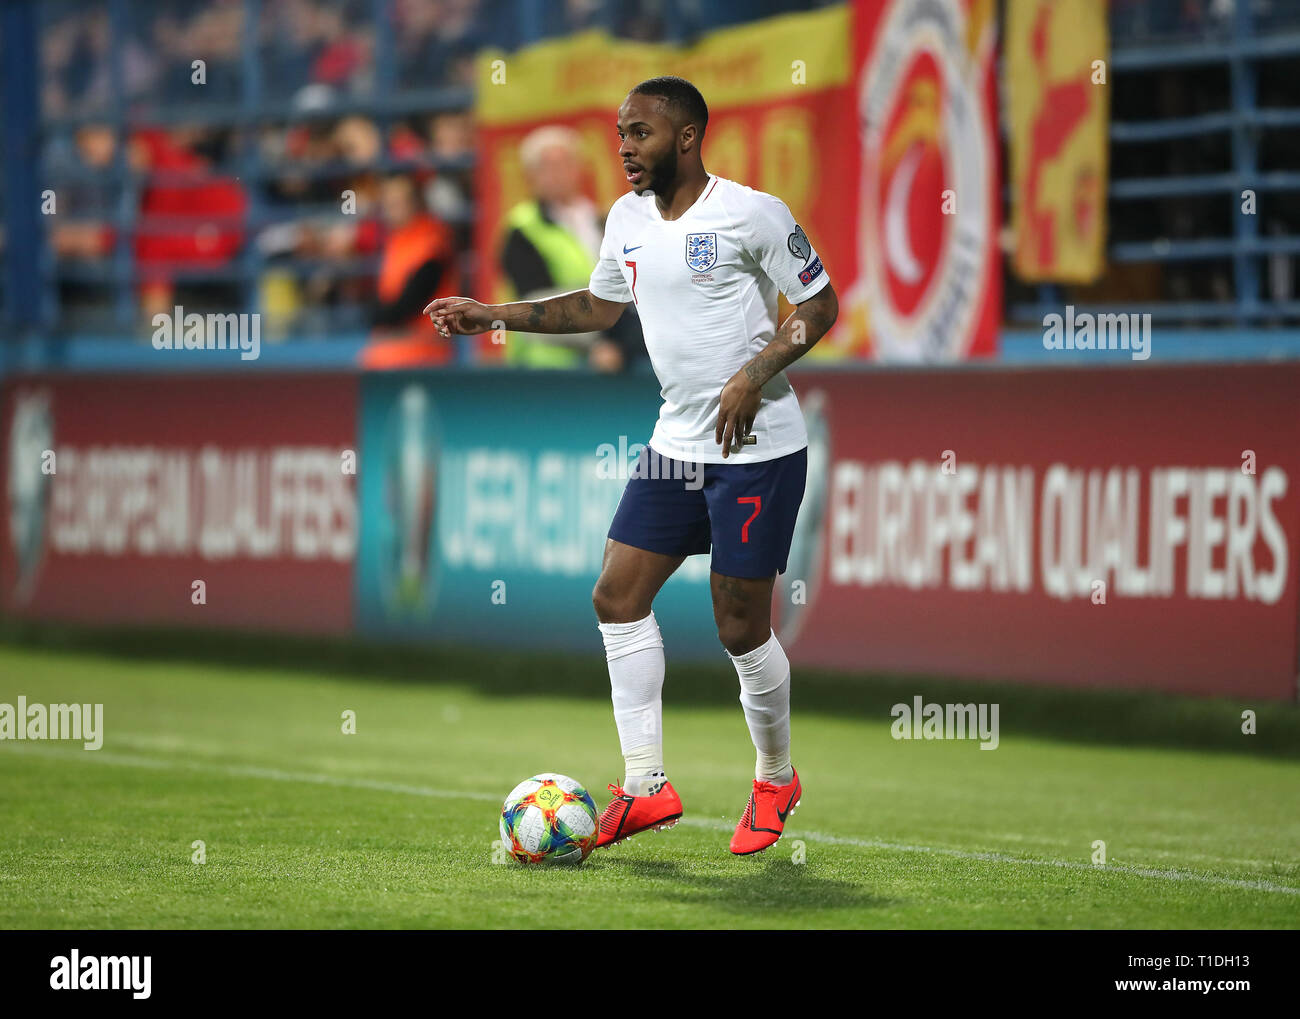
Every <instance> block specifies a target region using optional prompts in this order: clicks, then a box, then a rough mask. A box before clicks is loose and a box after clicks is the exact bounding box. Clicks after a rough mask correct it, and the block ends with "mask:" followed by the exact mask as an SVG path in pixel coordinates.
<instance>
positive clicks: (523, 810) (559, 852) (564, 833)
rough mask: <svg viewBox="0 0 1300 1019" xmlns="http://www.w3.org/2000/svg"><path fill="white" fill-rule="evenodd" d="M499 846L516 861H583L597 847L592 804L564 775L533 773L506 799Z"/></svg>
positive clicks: (594, 812) (593, 806)
mask: <svg viewBox="0 0 1300 1019" xmlns="http://www.w3.org/2000/svg"><path fill="white" fill-rule="evenodd" d="M501 844H502V845H503V846H504V847H505V850H506V852H508V853H509V854H510V855H511V856H513V857H514V858H515V859H516V860H518V861H519V862H520V863H581V862H582V861H583V860H585V859H586V858H587V854H588V853H590V852H591V850H592V848H593V847H594V846H595V845H596V804H595V802H594V801H593V800H592V798H591V795H590V794H589V793H588V792H587V790H586V789H584V788H583V787H582V786H581V785H580V784H579V783H578V782H575V781H574V780H573V779H571V778H569V777H568V776H566V775H556V774H554V773H553V772H546V773H545V774H542V775H534V776H533V777H532V778H530V779H526V780H525V781H523V782H520V783H519V784H518V785H517V786H515V787H514V789H512V790H511V791H510V795H509V796H507V797H506V802H505V805H504V806H503V807H502V808H501Z"/></svg>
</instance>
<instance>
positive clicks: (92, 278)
mask: <svg viewBox="0 0 1300 1019" xmlns="http://www.w3.org/2000/svg"><path fill="white" fill-rule="evenodd" d="M822 2H826V0H676V2H675V3H674V4H672V5H667V4H666V3H665V2H664V0H618V2H609V0H553V2H550V0H548V2H545V3H540V4H532V5H531V6H530V8H529V9H530V10H532V11H533V14H534V15H535V16H534V17H533V18H532V19H531V21H530V22H529V24H527V25H524V24H523V22H524V20H525V19H523V18H521V17H520V16H518V15H519V12H520V11H521V10H523V0H382V2H380V3H376V0H259V3H257V4H254V5H251V6H250V5H247V4H246V3H245V2H244V0H168V2H166V3H156V2H153V0H120V2H118V3H116V4H115V5H113V6H112V7H111V11H112V12H113V13H110V3H109V2H108V0H43V2H42V3H41V5H40V17H41V27H40V47H41V52H40V61H41V63H40V66H41V73H42V80H41V94H40V100H41V107H42V117H43V119H44V120H45V122H46V124H47V130H46V132H45V143H44V144H45V148H44V152H43V171H44V172H45V173H46V174H47V176H48V178H49V180H50V181H51V182H52V185H53V186H54V187H55V189H56V191H57V194H58V212H59V215H58V217H57V218H55V219H52V220H50V222H51V223H52V224H55V225H54V226H53V227H52V228H51V229H50V231H49V239H50V243H51V247H52V250H53V253H54V255H55V257H56V258H57V259H58V260H59V266H60V271H59V279H60V293H59V308H60V311H59V314H60V322H59V325H60V327H61V328H64V329H68V330H77V329H83V330H84V329H96V330H97V329H99V328H100V327H102V326H103V325H104V323H105V322H112V323H113V326H114V327H116V328H117V329H118V330H119V331H120V329H121V328H122V327H127V328H129V327H130V326H131V325H132V324H138V323H139V322H148V321H149V320H150V318H151V317H152V315H153V314H154V313H156V312H157V311H159V310H168V309H170V308H171V307H173V306H174V305H175V304H177V303H179V304H183V305H185V306H186V307H187V308H194V309H195V310H205V306H206V308H207V309H209V310H229V309H230V308H231V307H232V306H237V307H247V306H249V305H254V306H256V308H257V309H258V310H260V311H261V312H262V321H263V329H264V333H265V334H266V336H267V338H268V339H270V340H271V341H274V340H275V339H276V338H277V337H284V336H288V335H295V336H306V335H333V334H339V333H353V334H355V333H356V332H358V331H367V332H374V333H377V334H380V335H394V336H399V337H400V336H403V335H407V334H409V332H410V330H411V328H412V327H413V322H414V319H412V317H411V314H410V313H411V309H412V308H414V307H415V296H414V295H416V294H417V292H418V293H419V294H422V295H423V296H424V298H425V300H427V299H428V298H429V297H432V296H434V295H435V293H437V294H440V293H445V292H454V291H452V290H449V289H448V288H453V287H464V288H466V289H468V290H469V291H470V292H473V286H472V281H473V278H474V275H473V274H474V268H475V267H474V262H473V258H474V255H475V253H473V252H472V246H471V226H472V216H473V188H472V172H473V170H472V167H473V151H474V144H475V139H474V125H473V121H472V116H471V112H470V109H471V103H472V97H471V92H470V86H471V85H472V78H473V59H474V54H475V52H476V50H478V49H479V48H480V47H483V46H496V47H501V48H503V49H506V50H511V49H513V48H515V47H517V46H519V45H521V44H523V43H525V42H527V41H529V40H528V39H524V38H522V37H521V33H524V32H525V31H527V32H531V33H533V34H534V35H535V34H538V33H540V34H541V35H543V36H553V35H559V34H563V33H569V32H573V31H577V30H581V29H584V28H590V27H594V26H601V27H605V28H608V29H611V30H613V31H615V32H616V33H617V34H619V35H621V36H623V37H626V38H633V39H643V40H661V39H664V38H665V37H667V36H668V35H669V33H670V32H671V33H675V37H679V38H680V37H681V35H682V33H683V32H685V33H686V34H687V35H689V34H690V31H692V30H705V29H707V28H709V27H713V25H714V24H716V23H721V22H729V21H736V20H743V19H747V18H753V17H761V16H765V15H769V14H774V13H778V12H780V11H782V10H790V9H797V8H801V7H803V8H806V7H811V6H819V5H820V4H821V3H822ZM1242 3H1249V4H1250V5H1251V12H1252V14H1253V16H1254V17H1255V19H1256V22H1257V24H1258V25H1259V26H1260V31H1261V32H1263V31H1266V30H1269V29H1272V28H1279V26H1280V27H1285V25H1287V24H1289V25H1291V27H1292V28H1293V29H1294V28H1295V27H1296V25H1297V23H1300V13H1298V11H1300V7H1297V3H1300V0H1297V2H1292V3H1289V2H1287V0H1112V7H1111V27H1112V33H1114V34H1115V35H1116V36H1117V38H1118V37H1122V38H1123V39H1124V40H1125V41H1126V42H1133V41H1134V40H1141V39H1143V38H1150V39H1153V40H1154V39H1162V38H1176V37H1189V36H1198V35H1200V36H1204V37H1206V38H1212V37H1222V36H1223V35H1224V34H1225V33H1226V32H1227V31H1228V27H1229V26H1230V24H1231V22H1232V19H1233V17H1234V13H1235V12H1236V11H1237V10H1238V9H1239V7H1238V5H1239V4H1242ZM670 7H671V9H672V12H673V18H674V19H675V20H674V22H673V23H672V25H671V26H670V25H669V24H668V22H667V20H666V19H667V17H668V15H667V12H668V11H669V9H670ZM249 9H254V10H256V11H257V12H258V13H257V24H256V25H254V26H251V38H252V40H253V43H254V44H253V46H252V47H251V48H250V47H248V46H246V45H245V41H246V39H248V38H249V37H250V26H249V25H247V24H246V20H245V19H246V11H247V10H249ZM378 11H383V12H385V15H384V17H383V18H380V17H377V12H378ZM1288 12H1289V13H1288ZM1279 18H1280V19H1282V21H1281V22H1279V21H1278V19H1279ZM1288 19H1289V20H1288ZM683 26H685V27H683ZM385 54H387V55H388V56H387V57H385ZM1261 66H1262V67H1263V68H1264V70H1263V71H1262V72H1261V75H1260V79H1259V82H1258V85H1257V90H1258V93H1259V100H1260V103H1261V105H1270V104H1281V105H1293V96H1294V77H1293V74H1292V72H1291V69H1290V67H1289V66H1279V67H1278V68H1277V69H1276V73H1274V72H1273V71H1272V70H1270V65H1268V64H1264V65H1261ZM1230 92H1231V84H1230V82H1229V80H1228V77H1227V70H1226V65H1224V66H1220V65H1215V66H1214V67H1212V68H1210V69H1208V70H1207V69H1205V68H1200V67H1182V66H1175V67H1169V68H1165V69H1162V70H1158V71H1156V72H1152V73H1143V74H1133V75H1128V76H1126V77H1125V78H1122V79H1120V80H1117V83H1116V91H1115V98H1114V103H1113V106H1114V113H1115V116H1116V118H1117V119H1128V120H1141V119H1146V118H1164V117H1171V116H1180V117H1187V116H1192V115H1194V114H1196V113H1198V112H1205V111H1207V110H1222V109H1227V108H1230V107H1231V97H1230ZM250 97H255V99H256V105H255V106H254V107H252V108H250V107H249V105H248V100H249V98H250ZM394 97H397V98H400V97H414V100H415V101H412V102H404V103H402V104H401V105H400V106H398V107H394V106H392V105H391V104H389V103H388V100H391V99H392V98H394ZM407 110H419V111H421V112H418V113H409V114H408V113H406V112H405V111H407ZM386 111H387V112H386ZM178 112H179V113H180V114H181V115H180V116H178ZM1289 134H1290V133H1289V132H1288V133H1287V137H1286V138H1282V139H1280V140H1279V139H1278V138H1277V137H1276V136H1277V132H1274V133H1273V134H1272V135H1269V136H1267V137H1266V138H1265V139H1264V140H1263V141H1262V142H1261V154H1260V163H1261V169H1265V170H1267V169H1278V168H1286V167H1289V166H1295V165H1297V160H1298V159H1300V154H1298V153H1297V151H1296V148H1297V146H1296V145H1295V144H1294V143H1293V142H1292V141H1291V140H1290V138H1289ZM554 142H555V137H554V136H552V137H551V138H550V143H548V144H546V145H540V143H539V144H538V145H535V146H534V148H535V149H537V151H536V152H534V153H533V154H532V155H533V156H534V157H535V160H534V162H535V163H536V166H535V167H534V171H535V172H533V173H532V176H531V178H530V183H531V184H532V186H533V195H532V197H531V199H530V201H532V202H534V203H536V208H533V207H528V208H520V209H516V210H512V211H513V213H514V214H515V221H512V222H513V225H512V226H510V227H509V229H508V231H507V235H506V236H505V237H503V239H502V244H503V246H502V249H501V250H500V251H493V252H481V253H477V254H478V256H479V257H490V258H499V259H501V265H500V268H501V270H502V276H503V278H505V279H507V280H508V281H509V282H510V283H511V286H512V289H513V290H514V291H515V292H516V293H517V294H521V295H522V294H525V293H528V294H532V293H539V292H542V291H543V290H545V288H546V287H548V286H558V285H559V284H560V283H561V282H563V284H564V285H565V286H567V285H568V281H569V279H570V277H572V276H574V275H575V274H578V273H577V268H578V267H580V263H581V262H582V257H581V256H580V254H579V249H581V248H585V247H589V241H590V239H591V232H592V231H593V230H598V228H599V224H598V222H594V221H593V216H597V213H596V212H595V211H593V210H590V209H586V208H583V207H581V206H580V203H579V201H578V198H577V197H576V196H569V197H563V196H562V197H560V198H556V197H554V195H552V197H550V198H547V197H546V196H547V194H548V192H549V191H552V190H554V189H556V188H559V189H560V190H564V188H565V187H568V185H564V184H562V183H561V184H556V183H555V182H556V181H561V182H562V181H563V179H564V178H565V175H566V174H567V173H569V172H570V169H566V168H564V167H563V166H560V165H559V162H557V160H558V159H559V157H557V156H555V155H554V153H555V152H556V151H558V150H559V149H560V148H562V147H563V145H562V144H561V145H556V144H554ZM1229 146H1230V138H1229V136H1228V135H1227V134H1226V133H1222V134H1219V135H1215V136H1212V137H1196V138H1187V139H1178V140H1174V141H1172V142H1161V143H1159V144H1153V145H1127V146H1114V147H1113V151H1112V163H1113V169H1114V171H1115V174H1116V176H1117V177H1118V176H1132V177H1161V176H1170V175H1198V174H1200V175H1204V174H1212V173H1221V172H1224V170H1225V169H1226V168H1228V167H1230V166H1231V161H1232V160H1231V150H1230V147H1229ZM548 166H549V167H550V169H549V170H548V169H546V167H548ZM548 174H549V176H550V179H549V180H548ZM1295 204H1296V203H1295V200H1294V199H1292V198H1291V197H1290V196H1279V197H1278V198H1277V199H1275V200H1274V201H1273V202H1272V203H1271V205H1270V212H1269V215H1270V216H1272V217H1273V221H1270V222H1267V223H1264V222H1261V226H1262V228H1263V232H1264V233H1265V234H1271V233H1273V232H1276V231H1277V230H1291V229H1292V228H1293V227H1294V226H1295V224H1293V223H1292V222H1291V219H1292V218H1294V219H1296V220H1297V222H1300V209H1296V208H1292V206H1293V205H1295ZM1229 211H1230V210H1229V209H1228V205H1227V204H1226V203H1224V202H1222V201H1221V200H1220V199H1219V197H1218V196H1217V195H1215V196H1207V197H1204V198H1196V197H1193V198H1186V199H1177V200H1175V199H1172V198H1170V199H1159V200H1150V201H1145V202H1142V203H1136V204H1135V203H1129V204H1128V205H1127V206H1125V207H1124V209H1123V210H1122V215H1118V216H1117V215H1115V214H1114V213H1112V217H1111V224H1112V233H1111V239H1112V241H1124V240H1144V239H1150V238H1157V239H1159V238H1173V239H1177V238H1191V237H1195V236H1198V235H1204V234H1206V233H1209V234H1212V235H1218V236H1226V235H1228V234H1229V233H1230V232H1231V226H1230V224H1229V222H1228V214H1229ZM1293 214H1294V215H1293ZM1279 216H1281V217H1282V219H1278V218H1277V217H1279ZM524 221H526V223H525V225H524V226H522V227H521V226H520V223H521V222H524ZM556 223H559V224H560V225H561V226H563V227H564V229H566V230H567V231H569V233H570V234H571V235H572V236H571V240H574V241H575V244H576V246H575V247H574V248H573V253H574V258H573V261H572V264H571V265H566V266H546V267H545V271H544V272H543V271H541V269H539V260H538V259H537V258H535V257H533V255H531V254H530V253H529V252H530V248H536V247H538V246H539V245H540V247H542V248H547V250H551V249H550V248H548V246H547V245H546V244H545V242H544V240H539V238H538V236H533V235H530V231H531V232H532V234H536V233H537V232H538V231H545V230H548V229H550V228H551V227H552V226H554V225H555V224H556ZM593 223H594V225H593ZM1288 264H1289V263H1288ZM1119 268H1120V269H1122V270H1123V271H1121V272H1116V273H1114V274H1113V276H1114V279H1112V280H1110V281H1109V282H1108V285H1107V288H1106V289H1104V290H1101V291H1099V292H1098V293H1097V295H1096V296H1097V297H1098V298H1100V299H1136V297H1135V296H1134V295H1133V294H1129V293H1128V292H1127V291H1125V290H1124V289H1123V288H1124V287H1126V286H1129V287H1138V289H1139V290H1140V291H1141V294H1150V293H1154V292H1155V291H1159V292H1160V293H1161V296H1162V297H1164V298H1166V299H1174V300H1179V299H1191V298H1193V297H1196V296H1211V297H1213V298H1215V299H1223V300H1228V299H1230V298H1231V296H1232V294H1231V291H1232V277H1231V267H1230V263H1229V261H1228V260H1227V259H1219V260H1217V261H1214V262H1183V263H1177V264H1174V263H1170V264H1167V265H1156V264H1154V263H1153V265H1152V266H1151V267H1150V272H1149V276H1150V278H1149V279H1148V278H1147V277H1145V276H1143V271H1142V267H1141V266H1129V267H1127V268H1126V267H1119ZM123 278H129V279H131V280H132V281H133V284H132V286H131V288H130V290H129V293H126V291H125V290H124V288H123V287H122V286H121V285H120V281H121V280H122V279H123ZM1289 288H1290V284H1289V283H1288V284H1287V288H1286V289H1288V290H1289ZM1023 289H1024V288H1021V287H1019V286H1018V285H1017V284H1015V283H1014V282H1011V283H1010V295H1009V296H1010V297H1011V298H1012V301H1013V302H1014V300H1015V299H1016V298H1017V297H1018V296H1020V295H1019V294H1018V291H1022V290H1023ZM460 292H464V291H463V290H462V291H460ZM1141 294H1139V295H1138V296H1141ZM422 303H423V302H421V304H422ZM418 317H419V316H418V315H417V316H416V318H418ZM124 318H129V319H133V320H134V322H127V321H124ZM421 328H423V326H421ZM425 338H426V340H427V339H428V337H427V336H426V337H425ZM615 347H617V348H618V349H617V350H615ZM587 349H588V351H589V352H590V356H591V358H592V363H597V364H599V365H600V366H604V367H609V366H613V365H616V364H621V363H625V362H626V361H627V360H628V359H629V358H631V357H634V356H635V351H636V338H635V337H627V336H623V337H603V338H589V344H588V347H587ZM536 352H537V357H525V356H524V355H523V354H521V355H520V357H521V359H523V360H529V361H530V362H536V363H543V362H545V363H571V362H572V361H573V358H574V356H575V355H574V351H572V350H569V351H568V352H567V353H565V352H563V351H560V350H550V351H549V352H547V351H543V350H542V346H541V345H540V343H539V344H538V345H537V346H536ZM445 354H446V351H445V350H442V351H440V352H439V353H438V356H439V357H442V356H444V355H445ZM543 354H544V355H545V356H542V355H543Z"/></svg>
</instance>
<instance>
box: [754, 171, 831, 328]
mask: <svg viewBox="0 0 1300 1019" xmlns="http://www.w3.org/2000/svg"><path fill="white" fill-rule="evenodd" d="M749 224H750V235H749V242H750V254H751V255H752V256H753V257H754V259H755V260H756V261H757V262H758V264H759V266H760V267H761V268H762V270H763V272H765V273H767V277H768V279H770V280H771V281H772V282H773V283H775V284H776V286H777V289H779V290H780V291H781V293H783V294H785V296H786V297H787V298H788V299H789V300H790V303H791V304H799V303H800V302H802V301H806V300H808V298H810V297H812V296H814V295H815V294H817V293H818V292H819V291H821V289H822V288H823V287H825V286H826V284H828V283H829V282H830V277H829V276H828V275H827V274H826V269H825V267H824V266H823V265H822V260H821V258H820V257H818V255H817V252H816V250H814V248H813V246H812V242H811V241H809V240H808V235H807V234H805V233H804V232H803V227H801V226H800V225H799V224H798V223H796V222H795V221H794V216H793V214H791V212H790V209H789V207H788V206H787V205H786V204H785V202H783V201H781V199H779V198H776V197H774V196H772V195H767V194H763V195H758V196H756V201H755V202H754V206H753V208H752V209H751V210H750V216H749Z"/></svg>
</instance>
